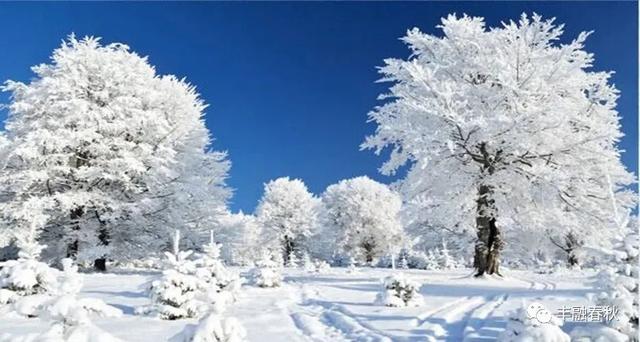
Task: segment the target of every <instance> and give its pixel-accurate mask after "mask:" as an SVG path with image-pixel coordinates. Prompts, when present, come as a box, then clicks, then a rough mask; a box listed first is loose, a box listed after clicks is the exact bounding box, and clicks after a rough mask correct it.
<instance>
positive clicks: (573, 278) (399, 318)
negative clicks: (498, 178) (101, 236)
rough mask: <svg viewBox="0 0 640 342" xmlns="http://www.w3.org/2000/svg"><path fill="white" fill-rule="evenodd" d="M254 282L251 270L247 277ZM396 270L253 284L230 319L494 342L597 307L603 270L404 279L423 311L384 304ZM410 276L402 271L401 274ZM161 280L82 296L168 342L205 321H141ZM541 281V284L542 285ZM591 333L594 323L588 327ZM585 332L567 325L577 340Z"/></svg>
mask: <svg viewBox="0 0 640 342" xmlns="http://www.w3.org/2000/svg"><path fill="white" fill-rule="evenodd" d="M237 270H238V271H241V272H243V275H244V276H246V275H247V270H246V269H237ZM393 272H394V271H392V270H389V269H369V268H361V269H359V271H358V272H356V273H348V271H347V269H344V268H332V269H330V270H328V271H326V272H324V273H321V274H310V273H308V272H305V271H303V270H301V269H291V268H285V269H284V272H283V273H284V282H283V284H282V286H280V287H276V288H260V287H255V286H251V285H243V286H242V289H241V290H240V292H239V295H238V300H237V301H236V302H235V303H233V304H231V305H230V306H229V307H228V309H227V310H226V311H225V313H224V315H223V316H224V317H235V318H237V319H238V320H239V321H240V323H241V324H242V325H243V326H244V327H245V329H246V330H247V339H248V340H249V341H425V340H428V341H489V340H495V339H496V338H497V336H498V335H499V334H500V333H501V332H502V331H503V330H504V328H505V326H506V318H505V317H507V316H508V315H510V314H512V313H513V312H514V311H515V310H517V309H518V308H520V307H522V305H523V303H527V302H531V301H536V302H540V303H542V304H543V305H545V306H546V307H547V308H548V309H549V310H551V312H555V311H556V310H557V309H558V308H559V307H561V306H562V305H566V306H573V305H589V302H588V300H587V297H586V295H587V294H588V293H591V292H592V291H593V290H591V286H592V282H593V280H594V279H593V276H594V275H595V273H594V272H589V271H567V272H566V273H561V274H558V275H556V274H545V275H539V274H534V273H532V272H524V271H506V272H505V273H506V276H505V279H494V278H490V277H488V278H485V279H475V278H472V277H469V274H470V273H471V271H470V270H453V271H419V270H408V271H403V273H405V274H407V275H409V276H410V277H411V279H413V280H415V281H417V282H418V283H421V284H423V286H422V287H421V289H420V294H421V295H422V296H423V297H424V304H423V305H422V306H420V307H400V308H396V307H385V306H379V305H374V304H373V303H374V302H375V298H376V295H377V294H378V293H379V292H380V288H381V279H383V278H384V277H386V276H388V275H389V274H391V273H393ZM396 272H400V271H396ZM159 276H160V274H159V273H157V272H152V271H135V272H128V271H120V272H117V273H108V274H84V284H85V285H84V287H83V289H82V291H81V292H80V294H79V297H80V298H96V299H101V300H103V301H104V302H105V303H107V304H109V305H112V306H114V307H116V308H118V309H120V310H122V312H123V315H122V316H121V317H118V318H101V317H92V321H93V323H94V324H95V325H97V326H98V327H99V328H101V329H103V330H105V331H108V332H110V333H111V334H112V335H114V336H115V337H117V338H120V339H122V340H125V341H166V340H168V339H170V338H171V337H173V336H175V335H176V334H178V333H179V332H180V331H181V330H182V329H183V328H184V327H185V326H186V325H187V324H196V323H197V322H198V319H183V320H174V321H167V320H160V319H157V318H151V317H145V316H138V315H134V310H135V308H136V307H139V306H142V305H147V304H149V298H148V296H147V295H146V293H145V285H146V284H148V282H149V281H151V280H153V279H157V278H158V277H159ZM533 279H536V280H533ZM47 324H48V323H47V322H45V321H41V320H39V319H37V318H34V319H29V318H24V317H20V316H18V315H15V314H6V315H3V319H2V320H1V321H0V332H2V333H11V334H24V333H27V332H29V333H33V332H42V331H45V330H46V329H47V327H48V326H47ZM581 324H583V325H585V326H586V325H588V324H589V323H581ZM573 327H575V324H571V323H569V322H568V323H566V324H565V325H564V326H563V327H562V329H563V330H564V331H565V332H567V333H568V332H569V331H570V330H571V329H572V328H573Z"/></svg>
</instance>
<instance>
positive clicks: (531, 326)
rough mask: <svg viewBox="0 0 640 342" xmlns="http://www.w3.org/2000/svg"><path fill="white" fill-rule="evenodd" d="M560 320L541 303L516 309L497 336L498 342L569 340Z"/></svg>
mask: <svg viewBox="0 0 640 342" xmlns="http://www.w3.org/2000/svg"><path fill="white" fill-rule="evenodd" d="M560 326H562V320H560V319H559V318H558V317H556V316H554V315H553V314H552V313H551V312H550V311H549V310H547V308H545V307H544V306H543V305H542V304H539V303H533V304H531V305H529V306H528V307H527V308H524V307H523V308H520V309H518V310H517V311H516V312H515V314H514V315H513V316H512V317H509V320H508V321H507V327H506V328H505V330H504V331H503V332H502V334H500V336H498V341H500V342H537V341H544V342H569V341H570V338H569V335H567V334H566V333H565V332H564V331H562V329H560Z"/></svg>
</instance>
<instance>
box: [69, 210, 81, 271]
mask: <svg viewBox="0 0 640 342" xmlns="http://www.w3.org/2000/svg"><path fill="white" fill-rule="evenodd" d="M83 214H84V207H83V206H79V207H76V208H75V209H72V210H71V212H70V213H69V218H70V219H71V222H72V224H73V227H72V229H73V230H74V231H78V230H80V223H79V222H78V221H79V220H80V218H81V217H82V215H83ZM77 254H78V237H77V236H76V237H74V240H73V241H72V242H71V243H70V244H69V245H68V246H67V258H75V257H76V255H77Z"/></svg>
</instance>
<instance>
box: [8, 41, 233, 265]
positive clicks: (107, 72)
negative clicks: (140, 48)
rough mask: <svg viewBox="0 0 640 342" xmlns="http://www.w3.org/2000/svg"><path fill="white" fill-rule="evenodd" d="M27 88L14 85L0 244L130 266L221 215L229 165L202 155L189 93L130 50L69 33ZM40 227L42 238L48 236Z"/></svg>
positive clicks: (194, 101) (204, 146)
mask: <svg viewBox="0 0 640 342" xmlns="http://www.w3.org/2000/svg"><path fill="white" fill-rule="evenodd" d="M33 71H34V73H35V78H34V79H33V80H32V81H31V82H29V83H27V84H25V83H20V82H13V81H9V82H7V83H6V85H5V87H4V90H5V91H9V92H11V104H10V105H9V117H8V120H7V122H6V125H5V128H6V134H5V136H6V139H7V140H8V146H7V147H6V148H5V149H3V150H4V151H3V152H2V153H3V155H4V157H3V158H2V159H1V160H0V220H1V221H2V222H0V229H1V230H2V231H0V237H1V238H0V245H2V246H4V245H6V244H8V243H10V242H11V241H14V240H16V239H20V238H21V237H22V236H23V235H25V234H31V233H30V231H31V230H33V229H36V230H37V231H38V234H37V238H38V241H39V242H41V243H42V244H46V245H47V246H48V250H47V251H46V257H51V258H54V259H60V258H62V257H65V256H67V255H70V256H75V257H77V258H78V259H80V260H87V261H93V260H96V263H95V266H96V268H98V269H104V267H105V258H106V257H108V258H115V259H126V258H130V257H139V256H144V255H147V254H148V253H149V252H152V251H157V250H161V249H162V248H163V247H164V246H165V245H166V244H167V241H166V240H165V239H163V237H166V236H169V235H170V234H169V231H170V229H174V228H175V227H181V228H183V229H184V230H185V231H186V232H191V231H194V230H198V229H201V228H202V227H200V226H199V225H200V224H201V222H208V221H210V220H209V219H208V218H210V217H212V216H215V215H217V213H218V212H220V211H221V210H223V209H224V207H225V202H226V199H227V197H228V195H229V191H228V190H227V188H226V187H225V186H224V179H225V177H226V173H227V170H228V168H229V163H228V161H226V160H225V155H224V154H223V153H217V152H209V151H208V149H209V144H210V142H211V139H210V137H209V131H208V130H207V128H206V127H205V126H204V121H203V120H202V115H203V110H204V109H205V108H206V105H205V104H204V103H203V101H202V100H201V99H200V98H199V95H198V94H197V93H196V91H195V88H194V87H193V86H191V85H189V84H187V83H186V82H184V81H183V80H180V79H177V78H176V77H174V76H160V75H156V72H155V69H154V68H153V67H152V66H151V65H149V63H148V61H147V59H146V58H143V57H140V56H138V55H137V54H135V53H133V52H131V51H130V50H129V48H128V47H127V46H126V45H123V44H117V43H116V44H109V45H104V46H103V45H101V44H100V43H99V39H96V38H85V39H82V40H77V39H76V38H75V37H73V36H71V37H70V38H69V39H68V40H66V41H65V42H64V43H63V44H62V46H60V47H59V48H58V49H56V50H55V51H54V52H53V56H52V62H51V64H41V65H38V66H36V67H34V68H33ZM45 227H46V230H45V229H44V228H45Z"/></svg>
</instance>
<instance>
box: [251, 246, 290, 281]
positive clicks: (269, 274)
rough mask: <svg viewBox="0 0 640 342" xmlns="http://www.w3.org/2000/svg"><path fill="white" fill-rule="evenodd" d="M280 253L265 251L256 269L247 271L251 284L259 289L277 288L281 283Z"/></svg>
mask: <svg viewBox="0 0 640 342" xmlns="http://www.w3.org/2000/svg"><path fill="white" fill-rule="evenodd" d="M278 255H280V253H277V252H275V253H274V252H270V251H265V252H263V255H262V259H261V260H260V261H258V262H257V263H256V267H255V268H253V269H251V270H250V271H249V277H250V278H251V283H252V284H253V285H255V286H259V287H278V286H280V284H281V283H282V263H281V260H278V257H277V256H278Z"/></svg>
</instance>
